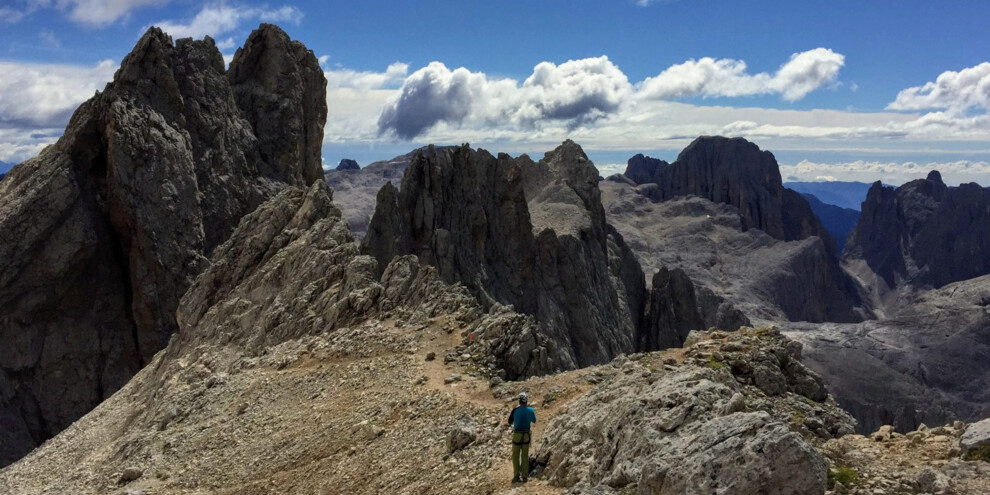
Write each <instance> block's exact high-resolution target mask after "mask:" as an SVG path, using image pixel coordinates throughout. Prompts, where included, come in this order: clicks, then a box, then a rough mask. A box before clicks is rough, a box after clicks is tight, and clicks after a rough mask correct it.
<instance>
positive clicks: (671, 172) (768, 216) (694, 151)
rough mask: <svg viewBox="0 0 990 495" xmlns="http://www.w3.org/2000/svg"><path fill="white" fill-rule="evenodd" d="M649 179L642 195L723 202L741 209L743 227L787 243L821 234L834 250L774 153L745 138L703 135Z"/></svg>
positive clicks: (821, 237) (833, 248)
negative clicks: (787, 185)
mask: <svg viewBox="0 0 990 495" xmlns="http://www.w3.org/2000/svg"><path fill="white" fill-rule="evenodd" d="M630 167H633V161H632V160H630ZM629 172H630V171H629V170H627V174H628V173H629ZM632 173H634V175H636V174H635V167H633V171H632ZM650 182H652V183H655V184H656V187H652V188H648V189H644V193H645V194H647V195H648V196H649V197H650V198H651V199H653V200H654V201H666V200H669V199H672V198H677V197H682V196H689V195H691V196H698V197H702V198H706V199H708V200H709V201H712V202H714V203H724V204H727V205H730V206H734V207H736V209H738V210H739V216H740V218H741V221H742V227H743V229H744V230H748V229H753V228H756V229H760V230H762V231H764V232H766V233H767V234H769V235H770V236H771V237H774V238H775V239H780V240H783V241H793V240H799V239H805V238H808V237H811V236H817V237H818V238H820V239H822V242H824V243H825V246H826V248H827V249H828V250H829V252H830V253H832V254H833V255H834V254H835V246H834V245H833V241H832V238H831V237H830V236H829V235H828V232H827V231H826V230H825V227H823V226H822V224H821V222H819V221H818V218H817V217H815V215H814V214H813V213H812V212H811V207H810V206H808V202H807V201H805V200H804V198H802V197H801V195H800V194H798V193H796V192H794V191H791V190H790V189H785V188H784V186H783V185H782V183H781V180H780V170H779V168H778V167H777V160H776V159H774V157H773V154H772V153H770V152H769V151H761V150H760V148H759V147H758V146H756V145H755V144H753V143H751V142H749V141H746V140H745V139H742V138H725V137H720V136H703V137H699V138H698V139H695V140H694V141H693V142H692V143H691V144H690V145H688V147H687V148H684V150H683V151H681V153H680V154H679V155H678V156H677V160H676V161H674V163H672V164H669V165H666V166H664V165H662V164H660V165H658V166H657V169H656V171H655V172H654V174H653V180H651V181H650Z"/></svg>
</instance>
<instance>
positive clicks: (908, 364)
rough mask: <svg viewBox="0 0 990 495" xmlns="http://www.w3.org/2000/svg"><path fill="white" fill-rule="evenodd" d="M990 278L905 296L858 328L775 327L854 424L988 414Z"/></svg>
mask: <svg viewBox="0 0 990 495" xmlns="http://www.w3.org/2000/svg"><path fill="white" fill-rule="evenodd" d="M988 307H990V275H984V276H983V277H979V278H975V279H970V280H965V281H962V282H954V283H952V284H949V285H947V286H945V287H942V288H941V289H935V290H929V291H924V292H920V293H917V294H913V295H910V296H909V298H908V299H906V300H904V301H903V302H902V304H901V308H900V309H899V310H898V312H897V313H896V314H892V315H888V316H887V317H886V318H884V319H880V320H870V321H865V322H863V323H859V324H833V323H826V324H815V325H812V324H801V323H785V324H782V326H783V327H784V329H785V331H786V334H787V335H788V336H789V337H791V338H793V339H795V340H799V341H800V342H802V343H803V344H804V346H805V362H806V363H807V365H808V366H809V367H811V368H812V369H814V370H815V371H817V372H818V373H820V374H821V375H822V376H823V377H825V379H826V381H827V382H828V384H829V390H830V391H831V392H832V394H833V395H835V398H836V399H837V400H838V401H839V403H840V404H842V407H844V408H845V409H846V410H848V411H849V412H850V413H852V414H853V416H855V417H856V419H857V420H858V421H859V423H860V426H861V432H862V433H869V432H872V431H875V430H876V429H877V428H879V427H880V426H881V425H893V426H894V427H895V428H896V429H897V431H901V432H906V431H911V430H913V429H915V428H917V427H918V426H919V425H920V424H922V423H925V424H929V425H931V424H944V423H947V422H951V421H953V420H963V421H973V420H977V419H981V418H984V417H988V416H990V360H987V359H986V356H987V355H990V341H988V338H987V336H988V329H990V310H988Z"/></svg>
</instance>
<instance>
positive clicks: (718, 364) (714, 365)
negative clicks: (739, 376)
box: [705, 356, 725, 370]
mask: <svg viewBox="0 0 990 495" xmlns="http://www.w3.org/2000/svg"><path fill="white" fill-rule="evenodd" d="M705 366H707V367H708V368H710V369H713V370H720V369H722V368H725V363H723V362H722V361H719V360H718V359H715V356H708V362H707V363H705Z"/></svg>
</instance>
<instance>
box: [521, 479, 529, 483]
mask: <svg viewBox="0 0 990 495" xmlns="http://www.w3.org/2000/svg"><path fill="white" fill-rule="evenodd" d="M527 481H529V478H523V479H521V480H519V482H520V483H525V482H527Z"/></svg>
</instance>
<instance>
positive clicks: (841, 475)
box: [828, 466, 859, 488]
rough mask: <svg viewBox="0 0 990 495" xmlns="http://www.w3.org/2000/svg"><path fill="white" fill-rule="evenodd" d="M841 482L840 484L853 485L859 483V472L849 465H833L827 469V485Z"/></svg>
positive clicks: (831, 485)
mask: <svg viewBox="0 0 990 495" xmlns="http://www.w3.org/2000/svg"><path fill="white" fill-rule="evenodd" d="M836 482H839V483H842V486H853V485H856V484H857V483H859V473H857V472H856V470H855V469H853V468H851V467H849V466H835V467H834V468H830V469H829V470H828V487H829V488H832V487H833V486H835V483H836Z"/></svg>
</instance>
